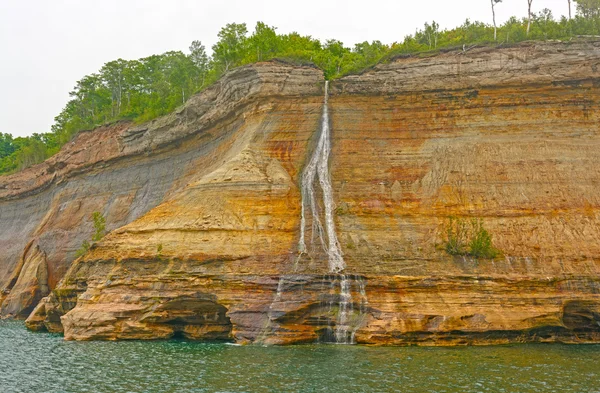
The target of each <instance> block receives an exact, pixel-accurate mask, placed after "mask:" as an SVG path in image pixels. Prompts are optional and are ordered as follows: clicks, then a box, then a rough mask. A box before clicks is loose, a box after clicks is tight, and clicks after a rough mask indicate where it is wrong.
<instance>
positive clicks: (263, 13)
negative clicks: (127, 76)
mask: <svg viewBox="0 0 600 393" xmlns="http://www.w3.org/2000/svg"><path fill="white" fill-rule="evenodd" d="M567 4H568V2H567V0H534V1H533V8H534V11H539V10H541V9H542V8H550V9H551V10H552V12H553V14H554V15H555V17H558V16H560V15H566V14H568V5H567ZM496 9H497V21H498V23H502V22H503V21H505V20H506V19H507V18H508V17H509V16H511V15H516V16H518V17H523V16H525V15H526V13H527V0H504V1H503V2H502V3H501V4H499V5H498V6H497V7H496ZM466 18H469V19H471V20H481V21H484V22H487V23H491V21H492V15H491V8H490V1H489V0H454V1H451V0H415V1H408V0H403V1H402V0H393V1H392V0H361V1H356V0H345V1H341V0H338V1H331V0H299V1H298V0H296V1H293V2H288V1H284V0H262V1H260V0H220V1H212V0H196V1H194V0H95V1H92V0H79V1H75V0H53V1H49V0H28V1H19V0H0V54H2V61H0V88H1V89H2V92H1V94H0V132H8V133H11V134H13V135H15V136H17V135H19V136H23V135H29V134H31V133H34V132H39V133H43V132H48V131H50V126H51V125H52V124H53V122H54V117H55V116H56V115H57V114H58V113H59V112H60V110H61V109H62V107H63V106H64V105H65V103H66V102H67V100H68V98H69V95H68V93H69V91H71V90H72V88H73V86H74V85H75V82H76V81H77V80H79V79H81V77H83V76H84V75H87V74H90V73H93V72H96V71H98V70H99V69H100V67H101V66H102V65H103V64H104V63H106V62H108V61H111V60H115V59H117V58H123V59H137V58H140V57H145V56H149V55H152V54H158V53H163V52H166V51H169V50H181V51H184V52H187V48H188V47H189V44H190V43H191V41H193V40H201V41H202V42H203V43H204V45H205V46H206V47H207V48H210V46H212V45H213V44H214V43H215V41H216V38H217V33H218V31H219V30H220V28H221V27H223V26H225V24H226V23H230V22H236V23H242V22H245V23H246V24H247V25H248V30H249V31H252V30H253V29H254V25H255V24H256V22H257V21H263V22H265V23H267V24H268V25H272V26H276V27H277V28H278V32H279V33H289V32H292V31H297V32H298V33H300V34H305V35H311V36H313V37H315V38H318V39H321V40H325V39H329V38H336V39H339V40H341V41H342V42H344V44H346V46H353V45H354V44H355V43H357V42H362V41H372V40H380V41H382V42H384V43H386V44H389V43H392V42H394V41H402V39H403V38H404V36H405V35H407V34H412V33H414V32H415V29H416V28H418V27H422V26H423V24H424V23H425V22H426V21H429V22H430V21H432V20H435V21H436V22H438V23H439V24H440V26H441V28H451V27H455V26H458V25H460V24H462V22H464V20H465V19H466Z"/></svg>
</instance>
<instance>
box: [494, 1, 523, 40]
mask: <svg viewBox="0 0 600 393" xmlns="http://www.w3.org/2000/svg"><path fill="white" fill-rule="evenodd" d="M528 1H529V0H528ZM490 2H491V3H492V20H493V21H494V41H496V40H497V36H498V34H497V33H498V28H497V27H496V9H495V8H494V7H495V6H496V4H498V3H501V2H502V0H490Z"/></svg>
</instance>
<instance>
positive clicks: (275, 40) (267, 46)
mask: <svg viewBox="0 0 600 393" xmlns="http://www.w3.org/2000/svg"><path fill="white" fill-rule="evenodd" d="M276 29H277V28H276V27H271V26H267V25H266V24H264V23H263V22H257V23H256V28H255V29H254V33H252V35H251V36H250V38H249V39H248V43H249V45H248V46H249V52H250V53H249V55H250V59H249V60H253V61H263V60H268V59H271V58H273V56H275V54H276V53H278V52H279V51H280V38H279V36H278V35H277V33H276V32H275V30H276Z"/></svg>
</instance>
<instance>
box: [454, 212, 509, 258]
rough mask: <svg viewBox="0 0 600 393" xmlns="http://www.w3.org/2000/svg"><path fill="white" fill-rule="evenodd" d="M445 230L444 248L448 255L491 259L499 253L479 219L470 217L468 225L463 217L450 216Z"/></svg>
mask: <svg viewBox="0 0 600 393" xmlns="http://www.w3.org/2000/svg"><path fill="white" fill-rule="evenodd" d="M445 232H446V239H445V240H444V241H445V245H444V249H445V250H446V252H447V253H448V254H450V255H465V256H472V257H475V258H485V259H493V258H496V257H497V256H498V255H500V251H499V250H498V249H497V248H495V247H494V245H493V243H492V236H491V235H490V233H489V232H488V231H487V230H486V229H485V228H484V227H483V220H481V219H472V220H471V221H470V225H469V224H467V222H466V221H465V220H464V219H460V218H459V219H457V218H454V217H450V219H449V221H448V225H447V226H446V230H445Z"/></svg>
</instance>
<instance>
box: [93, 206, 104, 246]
mask: <svg viewBox="0 0 600 393" xmlns="http://www.w3.org/2000/svg"><path fill="white" fill-rule="evenodd" d="M92 220H93V221H94V230H95V232H94V235H93V236H92V241H95V242H97V241H100V240H102V238H103V237H104V235H105V234H106V219H105V218H104V216H103V215H102V213H100V212H94V213H93V214H92Z"/></svg>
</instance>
